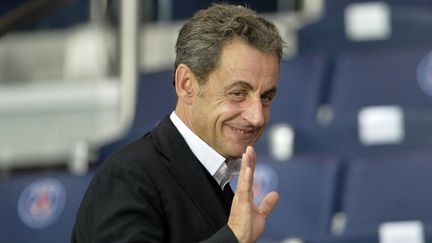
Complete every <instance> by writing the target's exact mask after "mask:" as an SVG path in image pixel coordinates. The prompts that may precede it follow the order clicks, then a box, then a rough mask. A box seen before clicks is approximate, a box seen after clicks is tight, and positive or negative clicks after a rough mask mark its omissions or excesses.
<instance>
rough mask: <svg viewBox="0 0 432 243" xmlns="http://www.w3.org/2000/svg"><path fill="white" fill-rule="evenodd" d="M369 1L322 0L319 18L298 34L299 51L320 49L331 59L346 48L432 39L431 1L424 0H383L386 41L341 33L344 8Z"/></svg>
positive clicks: (399, 44)
mask: <svg viewBox="0 0 432 243" xmlns="http://www.w3.org/2000/svg"><path fill="white" fill-rule="evenodd" d="M362 2H371V1H369V0H332V1H325V10H324V13H323V16H322V17H321V19H319V20H318V21H317V22H315V23H312V24H310V25H308V26H306V27H304V28H302V29H300V31H299V33H298V43H299V50H300V53H305V52H310V51H313V52H322V53H323V54H325V55H327V56H328V57H329V58H331V59H333V57H336V56H337V54H338V53H340V52H343V51H347V50H367V49H371V48H372V49H373V48H378V49H379V48H385V47H388V46H394V47H397V46H402V47H403V46H406V45H416V44H427V43H430V42H431V41H432V32H431V31H428V30H429V29H430V26H431V25H432V14H431V13H432V2H431V1H428V0H383V1H380V2H384V3H386V4H387V5H388V6H389V8H390V11H391V14H390V16H391V17H390V18H391V19H390V21H391V28H392V30H391V32H392V33H391V35H390V36H389V38H388V39H386V40H370V41H355V42H354V41H351V40H349V39H348V38H347V36H346V34H345V23H344V17H345V15H344V14H345V12H344V11H345V8H346V7H347V6H349V5H350V4H353V3H362Z"/></svg>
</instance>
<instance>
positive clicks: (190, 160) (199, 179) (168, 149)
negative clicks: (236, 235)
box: [152, 117, 228, 231]
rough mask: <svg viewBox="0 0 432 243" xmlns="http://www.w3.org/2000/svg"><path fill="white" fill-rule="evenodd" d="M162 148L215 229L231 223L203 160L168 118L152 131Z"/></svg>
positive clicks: (169, 164)
mask: <svg viewBox="0 0 432 243" xmlns="http://www.w3.org/2000/svg"><path fill="white" fill-rule="evenodd" d="M152 136H153V137H154V139H155V144H156V147H157V148H158V150H159V151H160V152H161V153H162V154H164V156H166V157H167V159H168V160H169V161H170V162H169V163H168V164H167V168H168V170H169V171H170V173H171V174H172V176H173V177H174V178H175V179H176V181H177V182H178V183H179V184H180V185H181V187H182V188H183V190H184V191H185V192H186V193H187V194H188V196H189V197H190V198H191V199H192V201H193V202H194V204H195V205H196V206H197V208H198V210H199V211H200V212H201V213H202V214H203V215H204V217H205V218H206V219H207V222H208V223H209V225H210V226H211V227H212V228H213V230H214V231H216V230H218V229H219V228H220V227H221V226H223V225H225V224H226V223H227V216H228V215H226V212H225V210H224V205H223V203H222V202H221V200H220V199H219V197H218V195H217V193H216V192H215V190H214V188H213V186H212V185H211V183H212V182H210V181H209V179H208V178H207V176H206V174H205V172H204V171H203V168H202V167H201V164H200V162H199V161H198V159H197V158H196V157H195V155H194V154H193V153H192V151H191V150H190V148H189V146H188V145H187V143H186V141H185V140H184V139H183V137H182V136H181V134H180V133H179V132H178V130H177V129H176V128H175V126H174V124H173V123H172V122H171V120H170V119H169V118H168V117H166V118H165V119H164V120H162V121H161V123H160V124H159V125H158V126H157V127H156V128H155V129H154V130H153V131H152Z"/></svg>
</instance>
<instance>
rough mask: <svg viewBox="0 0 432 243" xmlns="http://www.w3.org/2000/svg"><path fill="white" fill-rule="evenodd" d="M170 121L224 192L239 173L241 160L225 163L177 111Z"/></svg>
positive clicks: (172, 114) (173, 113)
mask: <svg viewBox="0 0 432 243" xmlns="http://www.w3.org/2000/svg"><path fill="white" fill-rule="evenodd" d="M170 119H171V121H172V122H173V123H174V126H175V127H176V128H177V130H178V131H179V132H180V134H181V135H182V136H183V138H184V139H185V140H186V143H187V144H188V145H189V148H190V149H191V150H192V153H194V155H195V156H196V157H197V158H198V160H199V161H200V162H201V164H202V165H203V166H204V167H205V168H206V169H207V171H208V172H209V173H210V175H212V176H213V178H214V179H215V180H216V182H217V183H218V184H219V186H220V187H221V189H222V190H223V188H224V187H225V185H226V184H227V183H229V181H230V180H231V178H232V177H233V176H235V175H236V174H238V173H239V171H240V163H241V162H240V159H237V160H229V161H228V162H227V163H225V161H226V159H225V158H224V157H223V156H222V155H221V154H219V153H218V152H216V150H214V149H213V148H212V147H210V145H208V144H207V143H206V142H204V140H202V139H201V138H200V137H198V135H196V134H195V133H194V132H193V131H192V130H191V129H190V128H189V127H188V126H186V124H185V123H184V122H183V121H182V120H181V119H180V118H179V117H178V116H177V114H176V113H175V111H173V112H172V113H171V115H170Z"/></svg>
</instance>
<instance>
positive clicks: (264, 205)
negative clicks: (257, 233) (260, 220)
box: [258, 192, 279, 218]
mask: <svg viewBox="0 0 432 243" xmlns="http://www.w3.org/2000/svg"><path fill="white" fill-rule="evenodd" d="M278 200H279V193H277V192H270V193H268V194H267V195H266V196H265V197H264V198H263V200H262V201H261V203H260V205H259V207H258V209H259V211H260V212H261V214H263V215H264V218H267V217H268V216H269V215H270V213H271V212H272V211H273V208H274V207H275V206H276V203H277V202H278Z"/></svg>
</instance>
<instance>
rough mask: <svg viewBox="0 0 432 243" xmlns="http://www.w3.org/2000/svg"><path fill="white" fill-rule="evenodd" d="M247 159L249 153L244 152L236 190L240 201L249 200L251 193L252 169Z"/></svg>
mask: <svg viewBox="0 0 432 243" xmlns="http://www.w3.org/2000/svg"><path fill="white" fill-rule="evenodd" d="M249 161H250V155H249V154H247V153H244V154H243V157H242V166H241V169H240V175H239V180H238V184H237V192H236V195H237V196H238V199H239V201H241V202H247V201H248V200H250V198H251V195H252V184H253V175H252V169H251V168H250V166H248V164H249Z"/></svg>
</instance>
